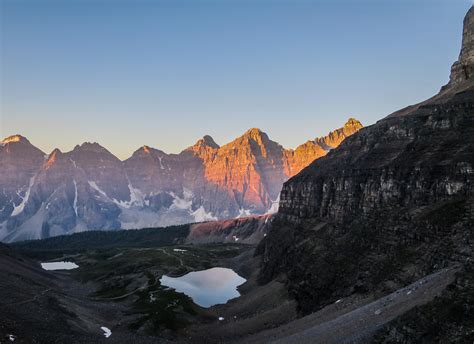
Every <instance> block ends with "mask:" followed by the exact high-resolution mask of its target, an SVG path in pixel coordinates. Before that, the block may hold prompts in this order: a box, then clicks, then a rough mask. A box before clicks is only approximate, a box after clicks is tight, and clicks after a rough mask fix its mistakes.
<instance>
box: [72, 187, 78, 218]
mask: <svg viewBox="0 0 474 344" xmlns="http://www.w3.org/2000/svg"><path fill="white" fill-rule="evenodd" d="M73 182H74V202H73V204H72V206H73V208H74V212H75V213H76V216H77V183H76V180H75V179H74V180H73Z"/></svg>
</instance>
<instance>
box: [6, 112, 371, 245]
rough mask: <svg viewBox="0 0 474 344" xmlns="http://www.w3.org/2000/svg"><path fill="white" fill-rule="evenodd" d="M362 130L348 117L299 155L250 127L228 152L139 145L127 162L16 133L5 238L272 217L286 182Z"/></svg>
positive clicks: (88, 147)
mask: <svg viewBox="0 0 474 344" xmlns="http://www.w3.org/2000/svg"><path fill="white" fill-rule="evenodd" d="M361 128H362V124H361V123H360V122H359V121H357V120H355V119H353V118H350V119H349V120H348V121H347V123H345V124H344V126H343V127H341V128H339V129H337V130H335V131H333V132H331V133H329V134H328V135H327V136H324V137H321V138H317V139H315V140H311V141H307V142H306V143H304V144H302V145H300V146H299V147H297V148H296V149H295V150H292V149H285V148H283V147H282V146H281V145H280V144H278V143H277V142H274V141H272V140H270V139H269V137H268V136H267V134H265V133H264V132H262V131H261V130H259V129H256V128H253V129H250V130H248V131H247V132H245V133H244V134H243V135H242V136H240V137H238V138H237V139H235V140H234V141H232V142H230V143H228V144H226V145H223V146H219V145H218V144H217V143H215V142H214V140H213V139H212V137H210V136H207V135H206V136H204V137H203V138H202V139H200V140H198V141H197V142H196V144H194V145H193V146H191V147H189V148H187V149H185V150H184V151H182V152H181V153H179V154H166V153H165V152H163V151H161V150H158V149H155V148H152V147H149V146H143V147H141V148H139V149H138V150H136V151H135V152H134V153H133V155H132V156H131V157H130V158H128V159H126V160H125V161H121V160H119V159H118V158H117V157H116V156H114V155H113V154H112V153H111V152H109V151H108V150H107V149H105V148H104V147H102V146H101V145H99V144H98V143H89V142H86V143H83V144H81V145H77V146H76V147H75V148H74V149H73V150H72V151H70V152H61V151H60V150H59V149H55V150H53V152H51V153H50V154H49V155H46V154H45V153H44V152H42V151H41V150H40V149H38V148H36V147H35V146H34V145H32V144H31V143H30V142H29V141H28V139H27V138H25V137H23V136H21V135H14V136H10V137H8V138H6V139H4V140H3V141H2V142H1V144H0V187H1V188H2V193H1V194H0V240H2V241H5V242H11V241H17V240H25V239H40V238H47V237H50V236H56V235H61V234H69V233H74V232H81V231H85V230H97V229H100V230H114V229H131V228H143V227H159V226H168V225H175V224H182V223H189V222H202V221H209V220H218V219H229V218H235V217H239V216H248V215H253V214H265V213H272V212H276V210H277V209H278V199H279V193H280V190H281V187H282V185H283V182H285V181H286V180H287V179H288V178H290V177H291V176H293V175H295V174H297V173H298V172H299V171H301V170H302V169H303V168H304V167H305V166H307V165H308V164H310V163H311V162H312V161H313V160H315V159H317V158H320V157H322V156H324V155H326V154H327V153H328V152H329V151H330V150H331V149H333V148H335V147H337V146H338V145H339V144H340V143H341V142H342V141H343V140H344V139H345V138H347V137H348V136H350V135H352V134H354V133H355V132H357V131H358V130H359V129H361Z"/></svg>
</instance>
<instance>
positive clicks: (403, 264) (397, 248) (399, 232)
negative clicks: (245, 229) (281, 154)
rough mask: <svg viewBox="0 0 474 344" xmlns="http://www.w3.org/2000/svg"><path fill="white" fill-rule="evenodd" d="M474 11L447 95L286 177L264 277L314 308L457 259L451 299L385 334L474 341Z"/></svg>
mask: <svg viewBox="0 0 474 344" xmlns="http://www.w3.org/2000/svg"><path fill="white" fill-rule="evenodd" d="M473 19H474V10H473V9H472V8H471V10H470V11H469V13H468V14H467V16H466V19H465V21H464V24H465V25H464V36H463V47H462V51H461V55H460V58H459V61H458V62H456V63H455V65H454V66H453V69H452V74H451V79H450V83H449V84H448V85H446V86H445V87H443V88H442V90H441V92H440V94H438V95H437V96H435V97H433V98H431V99H430V100H428V101H426V102H423V103H421V104H418V105H415V106H411V107H409V108H406V109H403V110H401V111H399V112H396V113H394V114H392V115H390V116H388V117H387V118H385V119H383V120H381V121H379V122H377V123H376V124H375V125H372V126H370V127H367V128H364V129H362V130H361V131H359V132H358V133H357V134H355V135H353V136H351V137H350V138H348V139H347V140H345V141H344V142H343V143H342V144H341V145H340V146H339V147H338V148H337V149H335V150H333V151H331V152H330V153H329V154H328V155H327V156H326V157H324V158H321V159H319V160H317V161H315V162H313V163H312V164H311V165H310V166H309V167H307V168H306V169H304V170H303V171H302V172H301V173H299V174H298V175H297V176H295V177H293V178H291V179H290V180H289V181H288V182H286V183H285V184H284V187H283V190H282V193H281V201H280V210H279V221H280V222H279V225H276V226H275V228H274V229H273V230H272V231H271V232H270V233H269V235H268V236H267V237H266V239H265V240H264V243H262V245H261V247H260V251H262V252H263V257H264V264H263V270H262V273H261V275H260V277H261V281H268V280H270V279H272V278H273V277H274V276H277V275H278V274H280V273H285V274H286V275H287V276H288V283H287V285H288V288H289V291H290V293H291V294H292V295H293V296H294V297H295V298H296V300H297V301H298V303H299V308H300V311H301V312H302V313H304V314H307V313H310V312H313V311H316V310H319V309H321V308H322V307H324V306H326V305H328V304H330V303H333V302H335V301H336V300H338V299H340V298H345V297H348V296H350V295H369V294H374V293H375V294H386V293H389V292H392V291H395V290H397V289H399V288H401V287H403V286H406V285H408V284H409V283H412V282H414V281H416V280H417V279H420V278H423V277H424V276H426V275H428V274H431V273H433V272H436V271H438V270H440V269H443V268H447V267H453V266H455V267H458V268H459V272H458V273H457V275H456V278H455V280H454V282H453V283H452V284H450V286H449V288H448V289H446V290H445V291H444V292H443V294H442V296H441V297H440V298H437V299H435V300H434V301H432V302H430V303H428V304H427V305H425V306H422V307H420V308H417V309H416V310H414V311H412V313H410V312H409V313H407V314H406V315H405V316H400V317H398V318H397V319H396V320H394V322H392V323H391V324H390V325H388V326H386V327H385V328H384V329H383V330H381V332H380V333H379V335H378V336H377V337H376V338H377V341H382V342H383V341H385V340H386V341H388V342H393V341H399V342H409V343H411V342H422V341H425V342H443V343H444V342H449V341H456V340H458V341H466V340H467V341H469V340H471V341H472V337H473V333H474V332H471V331H474V328H473V326H474V322H472V321H471V320H470V319H473V318H474V317H473V313H472V310H473V309H474V304H473V300H474V284H473V279H472V272H473V270H474V266H473V262H474V253H473V245H474V234H473V225H474V86H473V84H474V82H473V81H474V79H473V78H474V76H473V75H472V70H473V69H472V68H473V60H474V59H473V56H474V50H473V46H472V38H473V35H474V20H473ZM460 66H462V68H461V67H460ZM413 312H414V313H413ZM415 318H417V319H418V321H415V320H414V319H415ZM469 338H470V339H469Z"/></svg>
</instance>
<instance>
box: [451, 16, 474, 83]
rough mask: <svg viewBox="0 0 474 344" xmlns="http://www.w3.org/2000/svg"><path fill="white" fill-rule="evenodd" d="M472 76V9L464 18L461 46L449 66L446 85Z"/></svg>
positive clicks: (473, 50) (473, 26)
mask: <svg viewBox="0 0 474 344" xmlns="http://www.w3.org/2000/svg"><path fill="white" fill-rule="evenodd" d="M473 76H474V9H473V8H471V9H470V10H469V11H468V13H467V14H466V17H465V18H464V25H463V33H462V48H461V52H460V54H459V59H458V60H457V61H456V62H454V64H453V66H452V67H451V76H450V78H449V84H448V85H447V86H448V87H452V86H456V85H459V84H461V83H463V82H465V81H467V80H469V79H471V78H472V77H473Z"/></svg>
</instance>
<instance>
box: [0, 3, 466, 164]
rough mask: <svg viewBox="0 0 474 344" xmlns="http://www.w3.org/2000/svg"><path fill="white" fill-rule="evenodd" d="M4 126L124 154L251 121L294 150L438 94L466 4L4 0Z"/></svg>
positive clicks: (50, 141)
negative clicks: (350, 123)
mask: <svg viewBox="0 0 474 344" xmlns="http://www.w3.org/2000/svg"><path fill="white" fill-rule="evenodd" d="M0 3H1V8H0V10H1V53H0V56H1V68H2V70H1V72H2V73H1V91H0V95H1V118H0V136H2V137H4V136H8V135H11V134H16V133H20V134H23V135H24V136H26V137H28V138H29V139H30V141H31V142H32V143H33V144H35V145H36V146H38V147H39V148H41V149H43V150H44V151H45V152H50V151H51V150H52V149H53V148H55V147H59V148H60V149H61V150H63V151H67V150H70V149H72V148H73V147H74V145H75V144H77V143H82V142H84V141H97V142H99V143H101V144H102V145H104V146H105V147H106V148H108V149H109V150H110V151H112V152H113V153H114V154H116V155H117V156H118V157H120V158H126V157H128V156H129V155H130V154H131V153H132V152H133V151H134V150H136V149H137V148H138V147H140V146H142V145H144V144H147V145H150V146H153V147H156V148H159V149H162V150H164V151H166V152H170V153H171V152H179V151H181V150H182V149H184V148H185V147H187V146H189V145H191V144H193V143H194V142H195V141H196V140H197V139H198V138H200V137H202V136H203V135H205V134H209V135H211V136H212V137H214V139H215V140H216V142H217V143H219V144H224V143H227V142H229V141H230V140H231V139H233V138H235V137H237V136H239V135H240V134H242V133H243V132H244V131H245V130H246V129H248V128H250V127H259V128H261V129H262V130H264V131H265V132H267V133H268V134H269V136H270V138H272V139H273V140H275V141H277V142H279V143H281V144H282V145H283V146H285V147H288V148H294V147H295V146H297V145H298V144H300V143H303V142H304V141H306V140H307V139H311V138H314V137H316V136H320V135H323V134H326V133H327V132H328V131H330V130H331V129H334V128H337V127H340V126H341V125H342V124H343V123H344V122H345V120H346V119H347V118H348V117H349V116H354V117H356V118H358V119H360V120H361V121H362V122H363V124H364V125H368V124H373V123H374V122H375V121H377V120H378V119H381V118H383V117H384V116H386V115H388V114H389V113H391V112H392V111H394V110H397V109H399V108H402V107H405V106H407V105H409V104H412V103H416V102H418V101H420V100H423V99H425V98H428V97H430V96H431V95H433V94H435V93H436V92H438V90H439V88H440V86H441V85H443V84H445V83H446V82H447V81H448V76H449V69H450V66H451V64H452V63H453V62H454V61H455V60H456V59H457V56H458V54H459V49H460V45H461V32H462V19H463V17H464V14H465V13H466V11H467V10H468V9H469V7H470V6H471V4H472V1H471V0H386V1H384V0H371V1H369V0H361V1H356V0H346V1H343V0H340V1H337V0H336V1H330V0H326V1H322V0H321V1H317V0H313V1H310V0H307V1H305V0H286V1H277V0H275V1H271V0H248V1H243V0H242V1H238V0H221V1H218V0H215V1H204V0H203V1H198V0H195V1H192V0H188V1H182V0H169V1H145V0H142V1H140V0H135V1H133V0H130V1H120V0H119V1H113V0H102V1H99V0H97V1H93V0H63V1H60V0H56V1H42V0H30V1H24V0H0Z"/></svg>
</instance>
